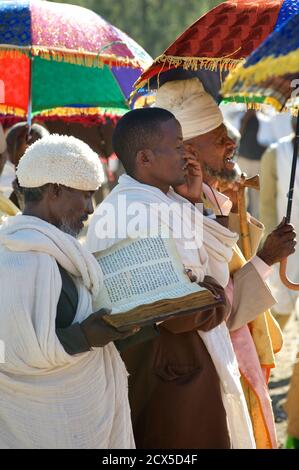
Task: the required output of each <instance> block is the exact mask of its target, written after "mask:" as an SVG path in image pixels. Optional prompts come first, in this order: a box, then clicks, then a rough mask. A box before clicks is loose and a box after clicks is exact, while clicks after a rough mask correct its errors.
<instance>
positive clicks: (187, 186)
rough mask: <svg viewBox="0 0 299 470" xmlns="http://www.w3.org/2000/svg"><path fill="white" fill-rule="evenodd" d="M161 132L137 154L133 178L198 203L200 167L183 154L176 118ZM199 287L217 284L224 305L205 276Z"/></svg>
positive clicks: (223, 297)
mask: <svg viewBox="0 0 299 470" xmlns="http://www.w3.org/2000/svg"><path fill="white" fill-rule="evenodd" d="M160 130H161V132H160V135H159V138H158V139H157V140H156V141H155V142H154V143H153V146H152V148H151V149H143V150H140V151H139V152H138V153H137V155H136V164H135V172H134V178H135V179H136V180H137V181H139V182H140V183H144V184H148V185H150V186H154V187H156V188H159V189H160V190H161V191H162V192H163V193H165V194H167V193H168V191H169V188H170V186H172V187H173V188H174V189H175V190H176V191H177V192H178V193H179V194H181V195H182V196H183V197H186V199H188V200H190V201H192V202H194V203H195V202H201V198H200V194H201V192H200V194H198V181H199V179H200V181H201V180H202V171H201V166H200V164H199V163H198V161H197V160H196V158H195V157H194V155H192V154H190V153H188V152H186V151H185V148H184V145H183V135H182V128H181V125H180V124H179V122H178V121H177V120H176V119H170V120H169V121H166V122H163V123H161V124H160ZM186 274H187V275H188V276H189V278H190V280H191V281H192V282H194V281H195V277H194V276H193V274H192V272H191V271H190V270H186ZM200 285H202V286H203V287H206V288H207V289H209V290H211V291H212V292H213V289H212V288H211V286H212V285H213V286H214V287H215V285H217V288H219V289H220V290H221V292H222V299H223V302H224V303H226V300H225V294H224V291H223V289H222V288H221V287H220V286H219V285H218V283H217V282H216V281H215V280H212V281H211V278H210V277H208V276H206V277H205V279H204V282H202V283H200ZM214 287H213V288H214Z"/></svg>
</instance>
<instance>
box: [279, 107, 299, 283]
mask: <svg viewBox="0 0 299 470" xmlns="http://www.w3.org/2000/svg"><path fill="white" fill-rule="evenodd" d="M298 148H299V111H298V115H297V125H296V135H295V142H294V153H293V162H292V170H291V179H290V188H289V194H288V207H287V215H286V223H289V222H290V220H291V213H292V205H293V194H294V185H295V178H296V168H297V160H298ZM286 271H287V258H284V259H283V260H282V261H281V263H280V270H279V274H280V279H281V282H282V283H283V284H284V285H285V286H286V287H288V289H291V290H296V291H297V290H299V284H295V283H293V282H291V281H290V280H289V279H288V277H287V274H286Z"/></svg>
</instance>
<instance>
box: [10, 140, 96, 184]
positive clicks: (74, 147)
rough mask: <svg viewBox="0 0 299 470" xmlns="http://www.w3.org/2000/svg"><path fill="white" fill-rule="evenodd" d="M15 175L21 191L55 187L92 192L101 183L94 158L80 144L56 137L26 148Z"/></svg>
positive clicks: (84, 146) (39, 141) (89, 150)
mask: <svg viewBox="0 0 299 470" xmlns="http://www.w3.org/2000/svg"><path fill="white" fill-rule="evenodd" d="M16 173H17V177H18V180H19V184H20V186H22V187H24V188H38V187H40V186H43V185H44V184H47V183H53V184H55V183H56V184H62V185H64V186H67V187H69V188H74V189H80V190H82V191H95V190H96V189H98V187H99V186H100V185H101V183H102V182H103V181H104V172H103V168H102V164H101V162H100V159H99V157H98V155H97V154H96V153H95V152H94V151H93V150H92V149H91V148H90V147H89V146H88V145H87V144H85V143H84V142H82V140H79V139H76V138H75V137H73V136H66V135H58V134H51V135H47V136H45V137H43V138H42V139H40V140H37V141H36V142H34V144H32V145H31V146H30V147H28V148H27V150H26V152H25V153H24V155H23V157H22V158H21V159H20V161H19V165H18V168H17V172H16Z"/></svg>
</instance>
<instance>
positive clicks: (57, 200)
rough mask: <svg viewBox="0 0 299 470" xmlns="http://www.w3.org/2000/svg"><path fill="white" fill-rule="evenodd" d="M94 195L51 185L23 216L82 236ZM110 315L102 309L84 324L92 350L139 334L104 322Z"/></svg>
mask: <svg viewBox="0 0 299 470" xmlns="http://www.w3.org/2000/svg"><path fill="white" fill-rule="evenodd" d="M93 194H94V191H80V190H78V189H71V188H67V187H65V186H62V185H57V184H48V185H47V186H46V188H45V190H44V193H43V196H42V199H41V200H40V201H37V202H27V203H26V204H25V208H24V211H23V214H24V215H29V216H34V217H38V218H40V219H42V220H45V221H46V222H48V223H50V224H52V225H55V226H56V227H57V228H61V227H62V226H64V227H65V226H67V227H68V228H69V229H70V230H71V231H72V232H73V234H79V232H80V231H81V229H82V228H83V222H84V221H85V220H87V218H88V216H89V215H90V214H92V213H93V211H94V209H93V203H92V196H93ZM109 313H110V310H109V309H106V308H102V309H100V310H99V311H97V312H94V313H91V315H89V316H88V317H87V318H86V319H85V320H84V321H83V322H82V323H81V324H80V326H81V328H82V330H83V332H84V334H85V337H86V339H87V341H88V344H89V346H90V347H100V346H105V345H106V344H108V343H110V342H111V341H115V340H117V339H125V338H127V337H128V336H131V335H132V334H134V333H136V332H137V331H139V328H137V327H134V328H132V329H131V330H128V331H126V332H124V333H120V332H119V331H118V330H116V329H115V328H113V327H112V326H110V325H108V324H107V323H106V322H105V321H104V320H103V317H104V316H105V315H107V314H109Z"/></svg>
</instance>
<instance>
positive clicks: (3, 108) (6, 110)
mask: <svg viewBox="0 0 299 470" xmlns="http://www.w3.org/2000/svg"><path fill="white" fill-rule="evenodd" d="M0 114H9V115H14V116H17V117H21V118H25V117H26V115H27V111H24V109H22V108H15V107H14V106H8V105H6V104H0Z"/></svg>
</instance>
